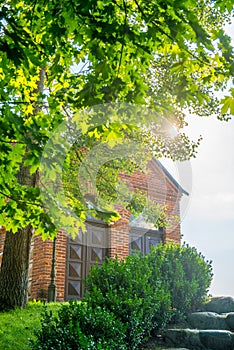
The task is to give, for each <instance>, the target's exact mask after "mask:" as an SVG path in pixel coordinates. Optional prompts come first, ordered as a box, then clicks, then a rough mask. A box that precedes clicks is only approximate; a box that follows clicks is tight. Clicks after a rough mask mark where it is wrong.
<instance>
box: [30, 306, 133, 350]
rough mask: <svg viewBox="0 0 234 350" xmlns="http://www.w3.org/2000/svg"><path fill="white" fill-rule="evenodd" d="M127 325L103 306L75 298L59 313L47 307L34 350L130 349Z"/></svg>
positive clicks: (34, 343)
mask: <svg viewBox="0 0 234 350" xmlns="http://www.w3.org/2000/svg"><path fill="white" fill-rule="evenodd" d="M125 333H126V326H125V325H124V324H123V323H121V322H120V321H119V320H118V319H116V317H115V315H114V314H112V313H111V312H110V311H108V310H105V309H101V308H100V307H99V306H97V307H94V308H92V307H91V306H89V305H87V304H86V303H81V302H77V301H71V302H70V303H69V305H62V306H61V308H60V309H59V311H58V316H55V315H53V314H52V312H48V311H47V310H46V309H45V311H44V314H43V318H42V327H41V330H40V331H38V332H36V336H37V339H36V341H32V349H33V350H64V349H66V350H78V349H82V350H112V349H113V350H126V349H127V347H126V343H125V337H126V335H125Z"/></svg>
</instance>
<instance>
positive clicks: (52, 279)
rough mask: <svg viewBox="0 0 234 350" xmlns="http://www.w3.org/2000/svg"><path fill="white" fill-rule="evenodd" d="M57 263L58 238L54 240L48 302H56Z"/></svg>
mask: <svg viewBox="0 0 234 350" xmlns="http://www.w3.org/2000/svg"><path fill="white" fill-rule="evenodd" d="M55 262H56V237H55V238H54V240H53V251H52V263H51V273H50V284H49V287H48V302H52V301H56V284H55Z"/></svg>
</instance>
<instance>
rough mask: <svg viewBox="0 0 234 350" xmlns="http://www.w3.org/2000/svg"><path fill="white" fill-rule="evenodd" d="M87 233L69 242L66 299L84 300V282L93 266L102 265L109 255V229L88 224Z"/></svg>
mask: <svg viewBox="0 0 234 350" xmlns="http://www.w3.org/2000/svg"><path fill="white" fill-rule="evenodd" d="M86 228H87V231H86V232H85V233H82V232H81V231H80V232H79V233H78V235H77V236H76V238H75V239H71V238H68V241H67V268H66V283H65V299H66V300H69V299H82V297H83V296H84V291H85V288H84V280H85V279H86V278H87V275H88V273H89V270H90V268H91V266H92V265H94V264H95V265H96V264H97V265H101V264H102V263H103V261H104V260H105V257H106V256H107V253H108V249H107V248H108V227H107V226H106V225H102V224H98V223H88V224H87V225H86Z"/></svg>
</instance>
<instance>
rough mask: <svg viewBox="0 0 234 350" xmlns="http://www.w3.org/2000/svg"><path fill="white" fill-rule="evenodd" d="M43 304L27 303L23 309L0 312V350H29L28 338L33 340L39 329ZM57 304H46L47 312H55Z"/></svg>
mask: <svg viewBox="0 0 234 350" xmlns="http://www.w3.org/2000/svg"><path fill="white" fill-rule="evenodd" d="M43 305H44V304H43V303H41V302H29V305H28V307H27V308H25V309H16V310H12V311H9V312H0V349H1V350H8V349H9V350H29V349H31V348H30V344H29V338H35V336H34V332H35V330H37V329H40V319H41V312H42V311H43ZM60 305H61V304H59V303H49V304H47V307H48V310H52V311H55V312H56V311H57V310H58V308H59V306H60Z"/></svg>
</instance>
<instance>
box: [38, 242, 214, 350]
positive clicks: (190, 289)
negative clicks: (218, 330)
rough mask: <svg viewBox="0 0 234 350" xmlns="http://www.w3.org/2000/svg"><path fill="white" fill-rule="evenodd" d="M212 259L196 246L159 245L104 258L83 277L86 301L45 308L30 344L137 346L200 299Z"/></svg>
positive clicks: (73, 348)
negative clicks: (146, 251)
mask: <svg viewBox="0 0 234 350" xmlns="http://www.w3.org/2000/svg"><path fill="white" fill-rule="evenodd" d="M211 279H212V269H211V263H210V262H209V261H205V259H204V257H203V256H202V255H201V254H200V253H198V252H197V250H196V249H195V248H191V247H189V246H183V247H181V246H179V245H172V244H166V245H158V246H157V247H155V248H154V249H153V250H152V251H151V253H150V254H148V255H147V256H146V257H144V258H143V257H142V256H141V255H139V254H136V255H131V256H129V257H127V258H126V259H125V260H121V261H118V259H117V258H116V259H107V261H106V262H105V263H104V264H103V265H102V267H101V268H100V267H98V266H94V267H93V268H92V269H91V272H90V274H89V276H88V279H87V282H86V289H87V293H86V296H85V303H84V302H83V303H78V302H71V303H70V304H69V305H63V306H62V307H61V309H60V310H59V312H58V316H53V315H52V314H51V313H49V312H47V311H46V310H45V312H44V316H43V321H42V329H41V331H39V332H38V334H37V340H36V341H35V342H34V343H33V350H63V349H66V350H77V349H82V350H99V349H102V350H110V349H111V350H115V349H120V350H121V349H136V348H138V346H139V344H140V343H141V342H142V341H143V340H144V339H145V338H146V337H148V336H149V334H150V332H151V331H152V330H155V329H156V330H158V329H160V328H162V327H164V326H166V324H167V323H168V322H169V321H170V319H171V318H172V317H173V316H180V315H181V314H184V313H186V312H188V311H191V310H194V309H196V308H197V307H199V306H200V304H201V303H202V302H203V301H204V299H205V297H206V295H207V291H208V288H209V285H210V282H211Z"/></svg>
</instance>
